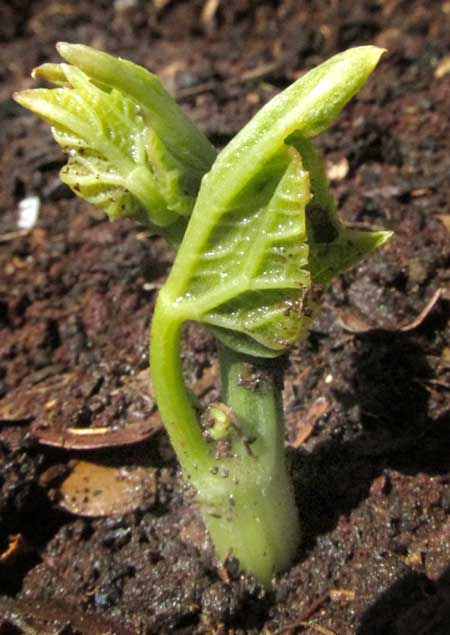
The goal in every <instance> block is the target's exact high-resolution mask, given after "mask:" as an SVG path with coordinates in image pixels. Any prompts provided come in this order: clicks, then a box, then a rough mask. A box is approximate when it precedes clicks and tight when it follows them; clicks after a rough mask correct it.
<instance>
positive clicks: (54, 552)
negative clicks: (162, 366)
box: [0, 0, 450, 635]
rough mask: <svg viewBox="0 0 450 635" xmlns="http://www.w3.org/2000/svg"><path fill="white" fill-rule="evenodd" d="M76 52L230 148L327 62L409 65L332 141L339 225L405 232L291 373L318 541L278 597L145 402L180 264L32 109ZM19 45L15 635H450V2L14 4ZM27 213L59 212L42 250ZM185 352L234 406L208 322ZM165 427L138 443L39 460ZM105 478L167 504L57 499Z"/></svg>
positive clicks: (297, 442) (11, 474)
mask: <svg viewBox="0 0 450 635" xmlns="http://www.w3.org/2000/svg"><path fill="white" fill-rule="evenodd" d="M58 40H67V41H71V42H84V43H87V44H91V45H93V46H96V47H99V48H103V49H106V50H108V51H110V52H111V53H113V54H116V55H122V56H124V57H128V58H131V59H133V60H135V61H137V62H139V63H141V64H143V65H145V66H147V67H148V68H150V69H151V70H153V71H155V72H156V73H158V74H159V75H160V76H161V78H162V79H163V80H164V82H165V84H166V86H167V87H168V88H169V89H170V90H171V91H172V92H173V93H174V94H175V95H177V97H178V99H179V101H180V102H181V103H182V105H183V107H185V108H186V110H187V111H188V112H189V113H190V115H191V116H192V117H194V119H195V120H196V121H197V122H198V124H199V125H200V126H201V127H202V129H203V130H204V131H205V132H206V133H207V134H208V135H209V137H210V138H211V139H212V141H213V142H214V143H215V144H216V145H217V147H221V146H223V145H224V144H225V143H226V142H227V141H228V140H229V139H230V138H231V137H232V136H233V135H234V134H235V133H236V132H237V131H238V130H239V129H240V127H241V126H242V125H243V124H245V122H246V121H248V119H249V118H250V117H251V116H252V114H254V113H255V112H256V111H257V110H258V108H259V107H260V106H261V105H262V104H264V103H265V102H266V101H267V100H268V99H269V98H270V97H272V96H273V95H274V94H276V93H277V92H279V90H280V89H282V88H283V87H285V86H287V85H288V84H289V83H290V82H292V81H293V80H294V79H295V78H297V77H299V76H300V75H301V74H302V73H303V72H305V71H306V70H307V69H309V68H311V67H312V66H314V65H316V64H317V63H319V62H321V61H322V60H323V59H325V58H326V57H327V56H329V55H331V54H333V53H335V52H337V51H339V50H342V49H344V48H346V47H350V46H354V45H359V44H365V43H376V44H378V45H380V46H383V47H385V48H387V49H388V52H387V53H386V54H385V56H384V58H383V61H382V62H381V64H380V66H379V68H378V69H377V71H376V73H375V74H374V76H373V77H372V78H371V80H370V81H369V83H368V85H367V86H366V87H365V88H364V90H363V91H362V92H361V94H360V95H359V96H358V97H357V98H355V99H354V100H353V101H352V102H351V104H350V105H349V106H348V107H347V108H346V109H345V111H344V113H343V115H342V116H341V118H340V119H339V121H338V122H337V123H336V124H335V125H334V126H333V127H332V128H331V129H330V130H329V131H327V132H326V133H324V134H322V135H321V136H320V138H319V139H318V140H317V141H318V144H319V146H320V147H321V149H322V151H323V153H324V155H325V157H326V161H327V166H328V170H329V174H330V177H331V179H332V187H333V190H334V192H335V195H336V197H337V200H338V201H339V209H340V214H341V217H342V219H343V220H345V221H346V222H348V223H349V224H351V225H352V226H355V227H362V228H367V229H370V228H378V227H384V228H390V229H392V230H394V232H395V236H394V237H393V238H392V239H391V240H390V241H389V243H388V244H387V245H386V246H384V247H383V248H382V249H381V250H379V251H378V252H377V253H376V254H374V255H373V256H372V257H371V258H369V259H368V260H367V261H366V262H365V263H364V264H362V265H361V266H359V267H358V268H356V269H354V270H352V271H350V272H348V273H347V274H345V275H343V276H341V277H340V278H339V279H338V280H336V281H335V282H334V283H333V285H332V286H331V288H330V289H329V290H328V291H327V293H326V295H325V300H324V307H323V311H322V314H321V317H320V318H319V319H318V320H317V321H316V323H315V324H314V327H313V328H312V330H311V332H310V334H309V336H308V338H307V339H306V340H305V341H303V342H302V343H300V344H299V345H298V346H297V347H296V348H295V350H294V351H293V353H292V355H291V356H290V358H289V361H288V362H287V371H286V376H285V393H284V398H285V411H286V419H287V433H286V441H287V444H288V450H287V451H288V453H289V455H290V460H291V466H292V473H293V478H294V481H295V487H296V495H297V499H298V506H299V509H300V512H301V517H302V523H303V542H302V546H301V549H300V550H299V552H298V553H297V555H296V558H295V561H294V563H293V565H292V568H291V569H290V570H289V571H287V572H286V573H284V574H283V575H280V576H278V577H277V578H276V579H275V580H274V585H273V589H272V590H270V591H264V590H263V589H262V588H261V587H260V586H259V585H258V584H256V583H255V581H254V580H252V579H251V577H249V576H244V575H239V573H238V568H237V566H236V565H237V563H236V561H235V560H234V559H233V556H232V554H230V557H229V558H228V559H227V560H226V562H223V563H217V562H216V561H215V560H214V557H213V553H212V550H211V545H210V544H209V542H208V538H207V535H206V534H205V531H204V528H203V525H202V522H201V519H200V518H199V516H198V514H197V512H196V511H195V508H194V507H193V506H192V504H191V503H192V494H191V492H189V491H188V490H186V488H185V487H184V486H183V484H182V482H181V479H180V473H179V470H178V467H177V462H176V459H175V457H174V455H173V453H172V450H171V448H170V445H169V443H168V440H167V437H166V434H165V432H164V430H162V429H161V425H160V422H159V419H158V413H157V410H156V407H155V404H154V402H153V399H152V396H151V390H150V389H149V388H148V385H147V368H148V352H147V342H148V335H147V334H148V330H149V327H150V324H151V317H152V309H153V306H154V302H155V296H156V294H157V291H158V288H159V287H160V286H161V284H162V283H163V281H164V279H165V276H166V275H167V272H168V270H169V268H170V264H171V262H172V260H173V253H172V252H171V251H170V250H169V249H168V247H167V246H166V244H165V243H164V242H163V241H162V240H160V239H157V238H154V237H149V236H147V235H146V234H145V232H143V231H142V228H140V227H138V226H136V225H135V224H133V223H131V222H128V221H121V222H116V223H114V224H109V223H108V222H107V221H106V220H105V218H104V217H103V215H102V214H101V213H99V212H98V211H97V210H94V209H93V208H92V207H90V206H89V205H88V204H86V203H84V202H83V201H80V200H78V199H76V198H75V197H74V196H73V195H72V193H71V192H70V191H68V189H67V188H66V187H65V186H63V185H62V184H61V183H60V182H59V180H58V171H59V169H60V168H61V166H62V165H63V164H64V157H63V155H62V154H61V152H60V151H59V150H58V148H57V147H56V144H55V143H54V142H53V140H52V138H51V133H50V130H49V128H48V126H46V125H45V124H43V123H41V122H40V121H38V120H37V119H36V118H35V117H34V116H32V115H30V114H29V113H27V112H25V111H24V110H22V109H21V108H20V107H19V106H17V105H16V104H15V103H14V102H13V101H12V99H11V94H12V93H13V91H15V90H18V89H23V88H26V87H29V86H31V85H32V84H33V81H32V80H31V79H30V77H29V73H30V71H31V69H32V68H33V67H34V66H36V65H37V64H39V63H42V62H45V61H49V60H51V61H55V60H56V59H57V54H56V52H55V50H54V44H55V42H56V41H58ZM0 46H1V51H2V60H3V61H2V65H1V68H0V79H1V82H0V118H1V127H0V141H1V144H2V174H1V193H0V210H1V218H0V394H1V397H2V398H1V399H0V419H1V421H0V488H1V489H0V595H1V599H0V632H1V633H2V635H4V634H18V635H20V634H25V635H35V634H36V633H39V634H40V635H56V634H59V635H62V634H63V633H64V634H65V635H68V634H72V635H74V634H81V635H87V633H89V635H100V633H102V634H105V633H116V634H118V635H122V634H124V635H133V634H138V633H141V634H144V633H145V634H150V633H151V634H153V633H161V634H164V633H175V634H177V635H182V634H183V635H188V634H191V633H192V634H193V635H194V634H196V635H197V634H200V633H215V634H217V635H227V634H230V635H231V634H233V635H244V634H245V635H250V634H252V635H256V634H260V633H263V634H265V635H274V634H275V633H277V634H282V633H283V634H288V635H295V634H296V633H305V635H313V634H316V633H322V634H325V635H354V634H355V635H371V634H380V635H406V634H408V635H417V634H419V633H420V634H423V635H424V634H429V635H439V634H444V633H445V634H448V633H449V632H450V517H449V511H450V420H449V408H450V403H449V390H450V372H449V371H450V330H449V317H450V292H449V275H450V274H449V253H450V251H449V246H450V234H449V231H450V223H449V220H450V204H449V200H450V182H449V177H450V118H449V103H450V72H449V71H450V3H449V2H437V1H428V2H419V1H411V0H409V1H408V2H403V1H402V0H385V1H381V0H380V1H379V2H377V1H372V0H367V1H365V2H360V3H355V2H353V0H352V1H350V0H342V1H340V2H338V1H337V2H332V3H326V2H321V1H319V0H311V1H310V2H305V3H300V2H295V1H293V0H292V1H291V0H284V1H281V2H257V1H253V2H251V1H250V0H248V1H241V2H238V1H236V0H235V1H230V2H227V3H225V2H224V3H221V2H213V1H211V0H209V1H208V2H206V1H205V2H203V1H200V0H198V1H196V2H181V1H178V2H177V1H170V0H165V1H161V0H160V1H159V2H156V0H155V1H154V2H150V1H146V2H143V1H142V2H139V0H130V1H129V2H124V1H122V0H116V1H115V2H109V1H105V0H104V1H101V0H97V1H93V0H89V2H87V1H86V0H79V1H76V2H75V1H69V0H57V1H54V0H47V1H46V0H40V1H38V0H36V1H34V2H33V1H31V0H27V1H24V0H9V2H6V3H2V4H1V6H0ZM29 196H37V197H38V198H39V200H40V214H39V219H38V222H37V224H36V225H35V226H34V227H33V228H31V229H29V230H23V229H20V227H19V226H18V205H19V202H20V201H21V200H23V199H24V198H26V197H29ZM430 300H434V304H433V306H432V307H431V306H428V309H429V310H425V311H424V309H427V304H428V303H429V302H430ZM184 351H185V353H184V362H185V369H186V375H187V377H188V380H189V381H190V382H191V384H192V385H193V386H194V389H195V390H196V392H197V394H198V395H199V397H200V398H201V399H204V400H212V399H215V398H217V394H218V393H217V390H218V388H217V369H216V358H215V349H214V342H213V341H212V339H211V338H210V337H209V336H208V335H207V334H206V333H205V332H204V331H203V330H202V329H200V328H198V327H196V326H189V327H188V329H187V330H186V333H185V342H184ZM149 421H150V422H151V426H150V427H151V431H150V432H151V434H150V433H149V435H148V438H147V439H146V440H145V441H143V442H141V443H139V444H137V445H133V446H131V445H130V446H128V445H120V444H119V445H118V446H115V447H109V445H110V443H109V440H108V439H109V437H108V435H107V434H106V436H105V439H106V441H105V443H104V446H105V447H104V448H103V449H100V450H94V451H93V450H83V449H80V448H79V447H72V446H71V444H70V443H69V444H66V447H62V448H61V447H51V446H49V445H45V444H43V443H42V442H40V440H39V439H40V436H39V434H40V433H39V431H42V430H44V431H46V432H47V436H48V434H50V437H52V435H53V437H52V438H53V440H55V438H56V439H60V440H61V438H65V437H64V430H66V429H67V428H71V429H74V428H75V429H77V428H89V427H100V428H101V429H102V428H124V429H125V428H127V426H128V425H129V424H131V423H133V424H136V422H137V423H139V422H140V424H142V425H144V426H145V425H147V424H148V422H149ZM75 436H76V434H75ZM43 440H44V439H43V437H42V439H41V441H43ZM56 445H59V446H61V442H60V441H59V442H56ZM75 445H76V444H75ZM111 445H112V443H111ZM85 460H89V461H91V462H93V463H99V464H105V463H108V462H109V463H111V462H113V463H114V465H116V466H121V465H123V466H127V465H130V463H140V464H142V465H144V466H145V470H146V472H147V477H148V476H149V474H150V476H151V482H152V486H151V487H150V493H148V492H147V495H144V496H143V497H142V500H140V501H139V502H138V503H137V504H136V505H135V506H134V507H135V508H134V510H133V511H129V509H128V508H127V506H126V502H124V501H116V502H114V505H113V510H112V512H113V513H108V515H106V516H103V517H99V516H96V515H94V516H85V515H80V509H79V508H76V509H72V511H71V512H70V511H67V510H66V509H64V508H63V506H62V505H61V497H62V493H61V491H62V490H61V483H62V482H63V481H64V479H65V478H66V477H67V474H68V473H70V471H71V470H72V469H74V467H76V466H77V465H79V463H80V461H85ZM124 469H125V468H124ZM96 493H97V492H96V491H94V492H92V491H91V490H90V489H89V487H86V491H85V500H84V504H86V506H87V509H88V510H89V509H90V508H89V503H90V498H89V497H94V496H95V495H96ZM66 507H67V506H66ZM73 512H75V513H73ZM81 512H82V513H84V512H83V510H81Z"/></svg>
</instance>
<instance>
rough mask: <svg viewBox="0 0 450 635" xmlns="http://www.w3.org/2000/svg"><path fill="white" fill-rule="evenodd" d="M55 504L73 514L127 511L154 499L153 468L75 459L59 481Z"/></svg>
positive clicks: (83, 514) (154, 481)
mask: <svg viewBox="0 0 450 635" xmlns="http://www.w3.org/2000/svg"><path fill="white" fill-rule="evenodd" d="M59 494H60V496H61V498H60V501H59V505H60V506H61V507H62V508H63V509H65V510H66V511H68V512H70V513H72V514H76V515H77V516H89V517H98V516H114V515H120V514H127V513H130V512H132V511H134V510H135V509H137V508H138V507H141V506H142V505H151V504H154V502H155V500H156V472H155V469H154V468H152V467H150V466H148V465H111V464H100V463H94V462H92V461H79V462H78V463H77V464H76V466H75V468H74V469H73V471H72V472H71V473H70V474H69V476H68V477H67V478H66V479H65V480H64V481H63V483H62V485H61V487H60V490H59Z"/></svg>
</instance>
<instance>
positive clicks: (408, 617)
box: [357, 567, 450, 635]
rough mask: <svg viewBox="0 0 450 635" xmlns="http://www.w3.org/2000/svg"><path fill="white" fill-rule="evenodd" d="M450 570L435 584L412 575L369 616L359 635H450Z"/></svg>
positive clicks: (380, 602)
mask: <svg viewBox="0 0 450 635" xmlns="http://www.w3.org/2000/svg"><path fill="white" fill-rule="evenodd" d="M449 629H450V567H448V568H447V569H446V570H445V572H444V573H443V574H442V576H441V577H440V578H439V579H438V580H437V581H435V582H433V581H431V580H429V579H428V578H427V577H426V576H425V575H424V574H422V573H416V572H413V573H410V574H408V575H407V576H405V577H404V578H402V579H400V580H398V581H397V582H396V583H395V584H393V585H392V586H391V587H390V588H389V589H388V590H387V591H386V592H385V593H383V594H382V595H381V596H380V598H379V599H378V600H377V601H376V602H375V604H373V605H372V606H371V607H370V608H369V609H368V610H367V611H366V613H365V615H364V616H363V618H362V620H361V624H360V627H359V629H358V631H357V635H414V634H420V635H448V633H449Z"/></svg>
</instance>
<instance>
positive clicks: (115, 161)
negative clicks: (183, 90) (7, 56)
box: [15, 44, 215, 240]
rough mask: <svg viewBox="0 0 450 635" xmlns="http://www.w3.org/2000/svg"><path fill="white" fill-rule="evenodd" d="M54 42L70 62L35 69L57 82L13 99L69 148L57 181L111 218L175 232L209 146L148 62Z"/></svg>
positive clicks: (175, 235)
mask: <svg viewBox="0 0 450 635" xmlns="http://www.w3.org/2000/svg"><path fill="white" fill-rule="evenodd" d="M58 49H59V51H60V53H61V55H62V56H63V57H64V58H66V59H67V60H68V61H70V62H71V63H72V64H44V65H42V66H40V67H38V68H37V69H35V71H34V73H33V76H34V77H35V78H41V79H45V80H47V81H49V82H52V83H54V84H55V85H56V86H57V88H53V89H35V90H26V91H23V92H21V93H18V94H17V95H15V98H16V100H17V101H18V102H19V103H20V104H22V105H23V106H25V107H26V108H29V109H30V110H32V111H33V112H35V113H37V114H38V115H40V116H41V117H42V118H43V119H45V120H47V121H48V122H49V123H51V124H52V126H53V135H54V137H55V139H56V141H57V142H58V143H59V145H60V146H61V147H62V148H63V149H64V150H65V151H67V152H68V154H69V161H68V163H67V165H66V166H65V167H64V168H63V169H62V171H61V178H62V180H63V181H64V182H65V183H67V185H69V187H70V188H71V189H72V190H73V191H74V192H75V193H77V194H78V195H80V196H81V197H82V198H85V199H86V200H88V201H90V202H91V203H93V204H94V205H96V206H97V207H101V208H103V209H105V211H106V212H107V214H108V215H109V217H110V219H111V220H114V219H116V218H120V217H124V216H128V217H132V218H135V219H137V220H139V221H140V222H142V223H144V224H145V225H147V226H149V227H151V228H152V229H155V228H157V229H158V231H159V233H162V234H164V235H166V236H167V237H169V238H171V239H173V240H177V239H179V238H180V237H181V235H182V232H183V231H184V227H185V225H186V219H185V218H184V217H187V216H189V215H190V213H191V211H192V208H193V204H194V199H195V196H196V194H197V191H198V188H199V185H200V180H201V178H202V176H203V174H204V173H205V172H206V171H207V170H208V169H209V167H210V165H211V163H212V162H213V160H214V157H215V150H214V148H213V147H212V146H211V145H210V144H209V142H208V141H207V139H206V137H204V135H203V134H202V133H201V132H200V131H198V130H197V128H196V127H195V126H194V124H193V123H191V122H190V121H189V119H188V118H187V117H186V116H185V115H184V114H183V113H182V111H181V110H180V108H179V107H178V106H177V104H176V103H175V101H174V100H173V98H172V97H171V96H170V95H169V94H168V93H167V92H166V91H165V90H164V88H163V87H162V85H161V83H160V81H159V79H158V78H157V77H156V76H154V75H152V74H151V73H149V72H148V71H146V70H145V69H143V68H141V67H139V66H137V65H135V64H132V63H131V62H128V61H125V60H120V59H116V58H113V57H112V56H110V55H108V54H106V53H102V52H100V51H96V50H94V49H91V48H89V47H86V46H82V45H70V44H60V45H59V47H58Z"/></svg>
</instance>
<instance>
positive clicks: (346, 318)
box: [336, 309, 374, 333]
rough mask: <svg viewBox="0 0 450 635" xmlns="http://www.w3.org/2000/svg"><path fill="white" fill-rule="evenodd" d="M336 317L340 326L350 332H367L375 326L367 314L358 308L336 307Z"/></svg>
mask: <svg viewBox="0 0 450 635" xmlns="http://www.w3.org/2000/svg"><path fill="white" fill-rule="evenodd" d="M336 319H337V322H338V324H339V326H341V327H342V328H343V329H345V330H346V331H348V332H349V333H367V332H368V331H371V330H372V329H373V328H374V325H373V324H372V323H371V322H370V321H369V320H368V319H367V318H366V316H365V315H363V314H362V313H360V312H359V311H357V310H356V309H336Z"/></svg>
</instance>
